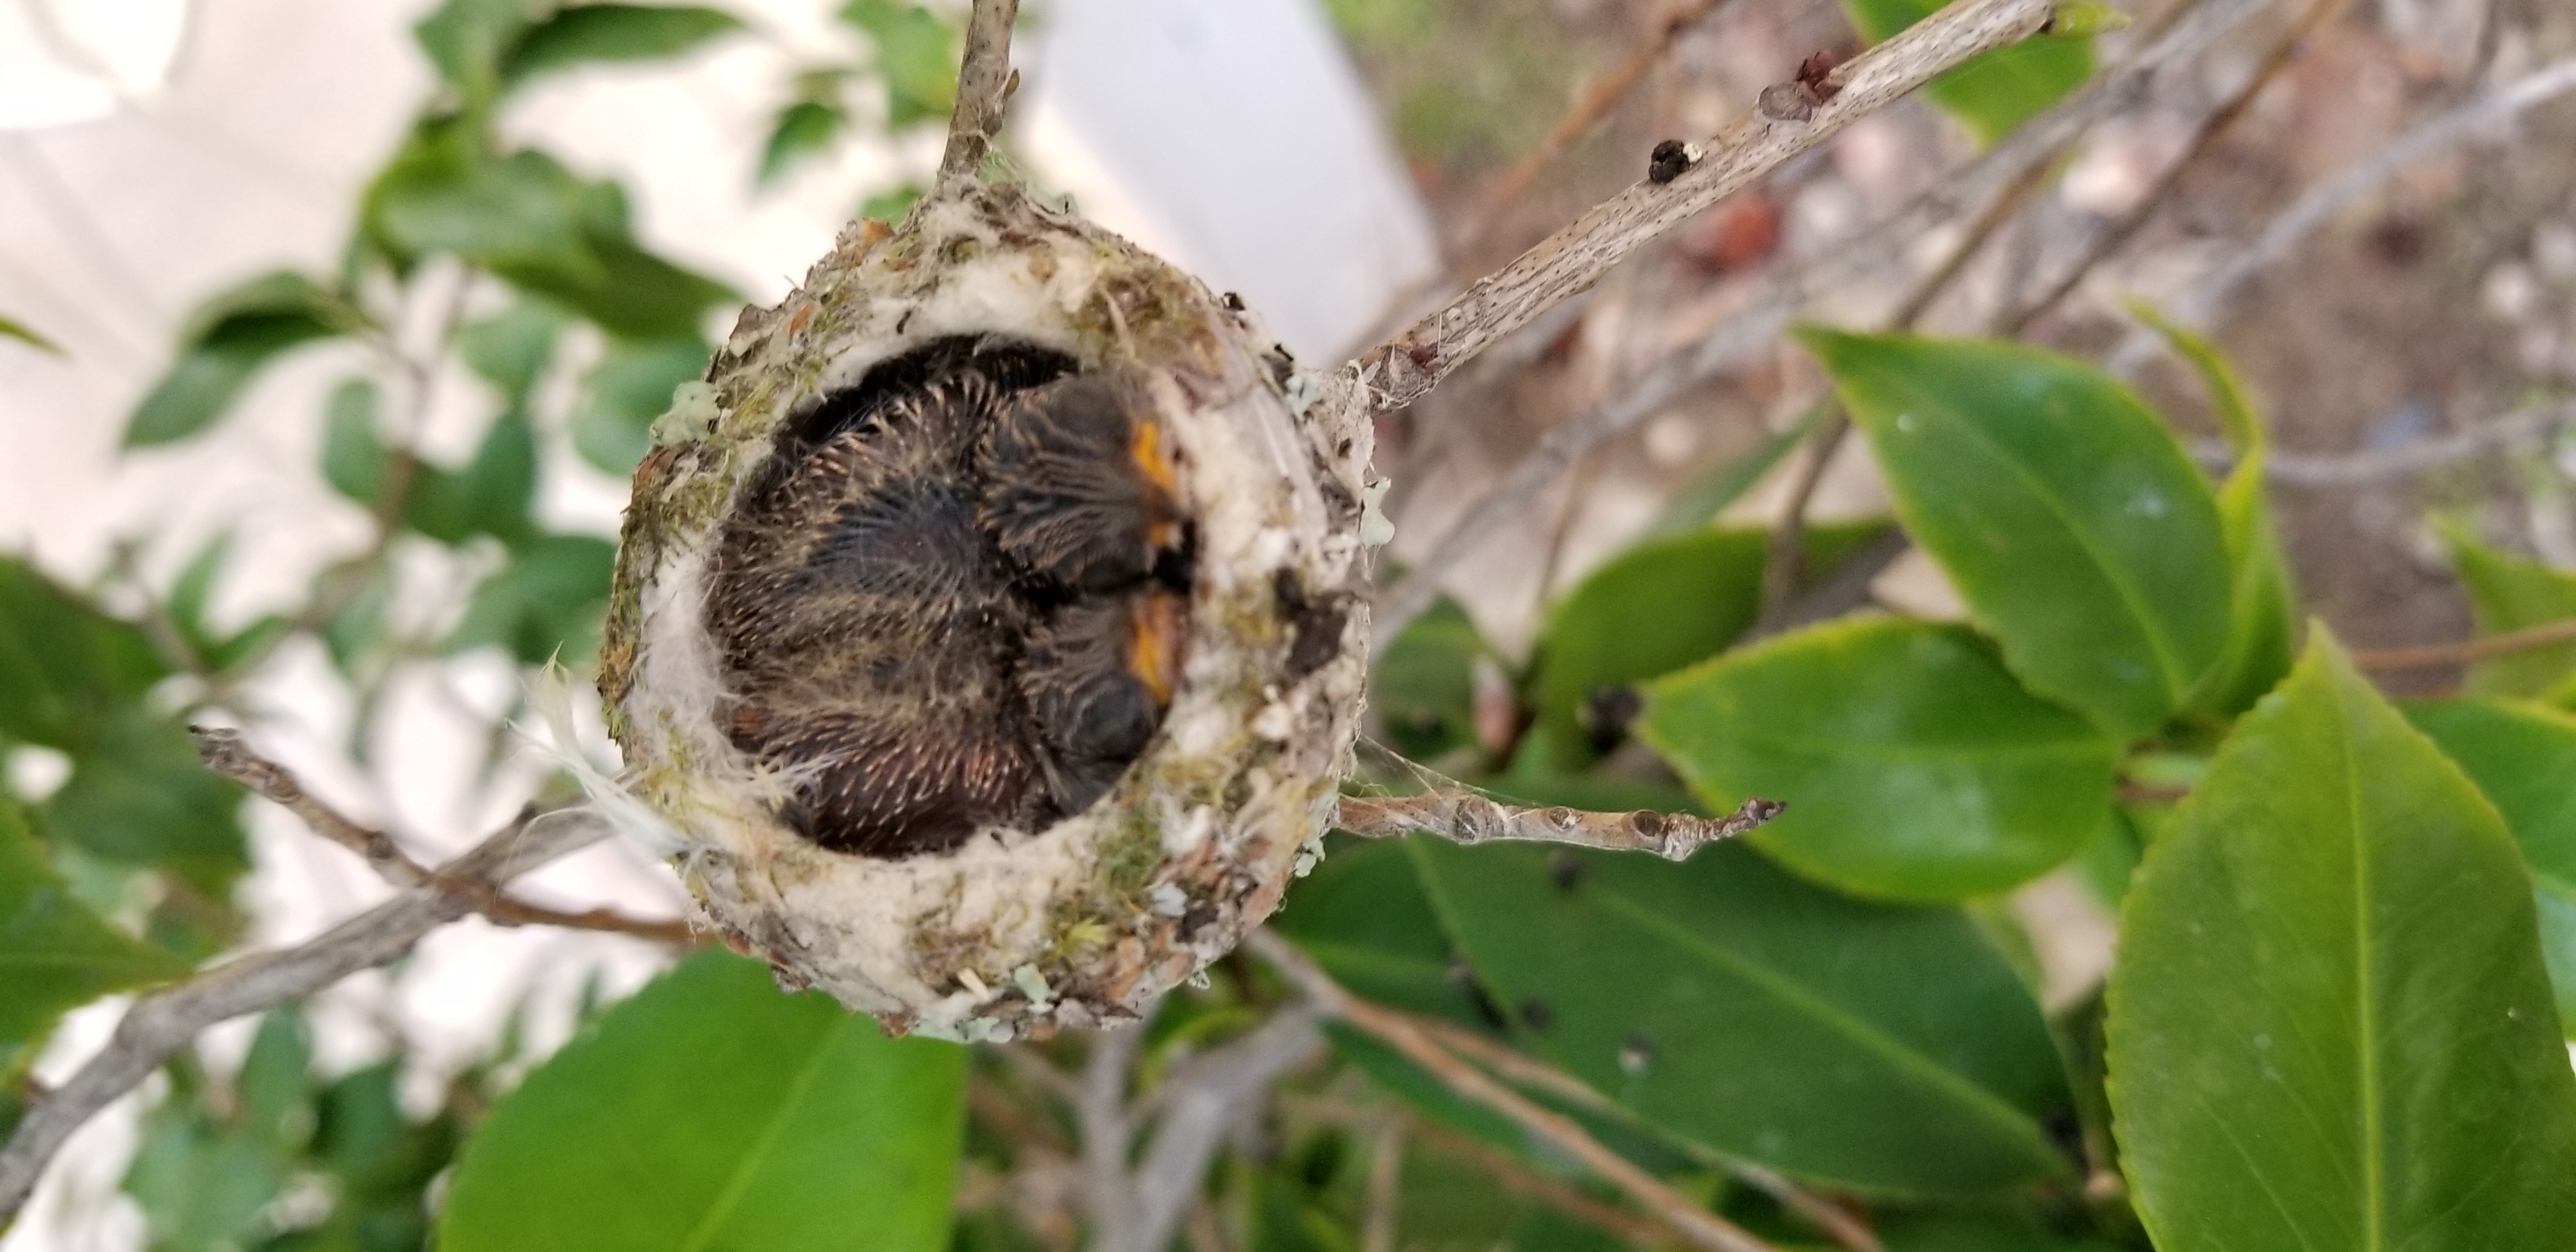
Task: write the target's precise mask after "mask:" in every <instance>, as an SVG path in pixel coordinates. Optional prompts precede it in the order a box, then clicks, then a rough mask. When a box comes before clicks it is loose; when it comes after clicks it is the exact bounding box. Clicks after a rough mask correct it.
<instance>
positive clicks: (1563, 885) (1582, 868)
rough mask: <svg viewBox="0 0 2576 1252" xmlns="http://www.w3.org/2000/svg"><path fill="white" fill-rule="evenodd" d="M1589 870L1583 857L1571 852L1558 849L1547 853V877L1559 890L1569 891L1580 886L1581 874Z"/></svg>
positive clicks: (1581, 882)
mask: <svg viewBox="0 0 2576 1252" xmlns="http://www.w3.org/2000/svg"><path fill="white" fill-rule="evenodd" d="M1590 872H1591V867H1590V866H1587V865H1585V864H1584V863H1583V858H1582V857H1579V856H1576V855H1575V854H1573V853H1571V852H1567V851H1565V850H1563V849H1558V850H1557V851H1554V852H1550V853H1548V854H1547V879H1548V881H1549V882H1552V883H1555V884H1556V889H1557V890H1559V891H1565V892H1571V891H1573V890H1574V889H1575V888H1577V887H1580V886H1582V885H1583V876H1584V875H1585V874H1587V873H1590Z"/></svg>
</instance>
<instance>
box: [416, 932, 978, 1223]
mask: <svg viewBox="0 0 2576 1252" xmlns="http://www.w3.org/2000/svg"><path fill="white" fill-rule="evenodd" d="M965 1061H966V1052H965V1050H964V1049H962V1048H957V1047H952V1046H950V1045H946V1044H941V1043H935V1042H931V1041H929V1040H921V1039H912V1040H894V1039H887V1038H885V1037H884V1036H883V1035H881V1034H879V1033H878V1031H877V1027H876V1023H875V1022H873V1021H871V1020H869V1019H868V1018H866V1017H860V1016H853V1015H852V1014H850V1013H849V1012H847V1011H846V1010H844V1009H842V1008H841V1006H839V1005H838V1004H835V1003H833V1002H832V1000H831V998H830V997H828V996H825V995H823V994H822V993H820V992H812V993H808V994H805V995H799V996H788V995H783V994H781V993H780V992H779V990H778V988H777V986H776V985H775V984H774V983H773V982H772V980H771V978H770V975H769V970H768V969H767V968H766V967H764V966H762V965H761V964H759V963H758V962H754V961H747V960H744V959H742V958H740V957H736V956H733V955H731V954H730V953H725V952H703V953H700V954H698V955H696V956H693V957H690V958H689V959H688V960H686V961H683V962H682V963H681V964H680V965H679V966H678V968H676V969H674V970H672V971H671V972H670V973H668V974H665V975H663V976H662V977H661V978H659V979H657V980H655V981H654V982H653V983H652V984H651V985H649V986H647V987H646V988H645V989H644V990H643V991H641V992H639V993H637V994H636V995H635V997H634V998H633V999H630V1000H628V1001H627V1002H625V1003H624V1004H621V1005H619V1006H617V1007H616V1008H614V1009H611V1010H610V1011H609V1012H608V1013H607V1015H606V1016H604V1017H602V1018H601V1019H600V1020H599V1021H598V1023H597V1024H595V1025H594V1026H593V1027H591V1028H590V1029H588V1030H586V1031H584V1032H583V1033H582V1034H581V1036H580V1037H578V1038H576V1039H575V1040H574V1041H573V1042H572V1043H570V1044H568V1045H566V1046H565V1047H564V1049H563V1050H562V1051H561V1052H559V1053H557V1054H556V1055H555V1057H554V1058H553V1059H552V1060H549V1061H547V1062H546V1063H545V1065H544V1066H543V1067H541V1068H540V1069H538V1070H537V1071H536V1072H535V1073H533V1074H530V1075H529V1076H528V1079H527V1081H526V1082H525V1083H523V1084H521V1085H520V1087H519V1089H518V1090H517V1091H515V1092H513V1093H512V1094H511V1095H510V1096H509V1098H508V1099H506V1100H504V1101H502V1103H501V1106H500V1107H499V1108H498V1109H496V1110H495V1111H494V1112H493V1114H492V1116H491V1118H490V1120H488V1121H486V1122H485V1123H484V1125H483V1128H482V1129H481V1131H480V1132H478V1133H477V1134H476V1136H475V1137H474V1139H473V1141H472V1142H471V1143H469V1144H467V1145H466V1149H465V1154H464V1158H463V1160H462V1161H461V1162H460V1163H459V1164H458V1166H457V1170H456V1177H455V1184H454V1186H453V1187H452V1189H451V1190H450V1191H449V1193H448V1202H447V1211H446V1213H445V1215H444V1216H443V1217H442V1218H441V1220H440V1223H439V1230H438V1246H439V1247H440V1248H441V1249H443V1250H444V1252H510V1250H511V1249H521V1248H525V1249H534V1250H542V1252H555V1250H556V1249H561V1248H575V1247H583V1248H604V1247H615V1248H621V1249H628V1250H630V1252H647V1250H649V1249H656V1248H673V1249H680V1248H687V1249H712V1248H742V1249H753V1248H757V1249H761V1250H762V1252H796V1250H797V1249H806V1248H812V1249H842V1248H852V1247H864V1248H868V1249H870V1250H871V1252H903V1250H904V1249H939V1248H944V1247H946V1246H947V1232H948V1208H949V1198H948V1197H949V1189H950V1186H951V1185H952V1183H953V1181H954V1178H955V1172H956V1168H957V1155H958V1143H959V1135H960V1131H961V1128H962V1123H963V1111H964V1108H963V1106H964V1096H965V1077H966V1065H965Z"/></svg>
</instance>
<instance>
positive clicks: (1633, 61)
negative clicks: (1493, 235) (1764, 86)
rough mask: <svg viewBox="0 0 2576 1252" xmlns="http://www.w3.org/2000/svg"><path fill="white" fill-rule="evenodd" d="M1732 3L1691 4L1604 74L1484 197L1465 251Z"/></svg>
mask: <svg viewBox="0 0 2576 1252" xmlns="http://www.w3.org/2000/svg"><path fill="white" fill-rule="evenodd" d="M1732 2H1733V0H1691V2H1690V3H1689V4H1687V5H1685V6H1683V7H1682V8H1680V9H1677V10H1675V11H1674V12H1672V13H1671V14H1669V15H1667V16H1665V17H1663V18H1661V19H1658V21H1657V23H1656V26H1655V35H1654V38H1652V39H1649V40H1647V41H1646V43H1645V45H1644V46H1642V47H1640V48H1638V49H1637V50H1636V51H1635V52H1632V53H1630V54H1628V59H1627V60H1625V61H1622V62H1620V63H1619V64H1617V65H1615V66H1612V67H1611V69H1610V72H1609V73H1607V74H1603V75H1602V76H1600V77H1599V78H1596V79H1594V80H1592V82H1591V83H1590V84H1589V85H1587V86H1585V87H1584V89H1583V94H1582V95H1580V96H1577V97H1575V100H1574V104H1573V106H1572V107H1570V108H1568V109H1567V110H1566V111H1565V116H1563V117H1561V118H1558V119H1557V122H1556V126H1555V128H1554V129H1551V130H1550V131H1548V132H1547V138H1545V139H1542V140H1540V141H1539V144H1538V146H1537V147H1535V148H1532V149H1530V150H1529V151H1528V152H1527V153H1525V154H1523V155H1522V157H1521V159H1520V160H1518V161H1515V162H1513V163H1512V167H1511V168H1510V169H1508V170H1505V171H1503V176H1502V177H1501V178H1498V179H1495V180H1494V186H1493V189H1492V190H1491V191H1488V192H1486V193H1485V198H1484V199H1483V200H1482V201H1481V202H1480V203H1478V204H1477V206H1476V211H1475V215H1474V216H1473V217H1472V218H1470V219H1469V221H1468V225H1467V226H1466V227H1465V228H1464V229H1462V230H1461V231H1459V232H1458V237H1459V240H1460V244H1461V246H1464V245H1465V244H1468V243H1472V242H1474V241H1475V240H1477V239H1480V238H1482V237H1483V236H1484V233H1485V231H1486V230H1487V229H1489V228H1491V227H1492V226H1493V224H1494V219H1495V218H1496V217H1498V216H1500V215H1501V213H1502V211H1503V209H1504V208H1506V207H1508V206H1509V205H1510V204H1511V203H1512V202H1513V201H1514V200H1518V199H1519V198H1520V197H1521V194H1522V193H1523V192H1526V191H1528V190H1529V187H1530V184H1531V183H1533V182H1536V181H1537V180H1538V176H1539V172H1540V171H1542V170H1544V169H1546V168H1547V167H1548V164H1549V163H1550V162H1552V161H1554V160H1556V159H1557V158H1558V157H1560V156H1563V155H1565V150H1566V149H1567V148H1570V147H1573V146H1574V141H1575V140H1578V139H1581V138H1582V137H1583V136H1584V135H1586V134H1588V133H1590V131H1591V130H1592V128H1593V127H1595V126H1597V125H1600V123H1601V119H1602V118H1604V117H1606V116H1608V115H1609V113H1610V110H1612V109H1614V108H1616V107H1618V105H1619V102H1620V101H1622V100H1625V99H1627V98H1628V93H1629V92H1631V91H1634V90H1636V87H1637V84H1638V83H1640V82H1643V81H1645V78H1646V71H1648V70H1651V69H1653V68H1655V65H1656V63H1658V62H1660V61H1662V60H1663V59H1664V58H1665V57H1666V56H1669V55H1671V53H1672V50H1673V45H1674V44H1675V43H1677V42H1679V41H1680V40H1681V37H1682V36H1683V35H1684V34H1686V33H1688V32H1689V31H1690V28H1691V27H1693V26H1697V25H1699V24H1700V23H1701V22H1704V21H1707V20H1708V19H1709V18H1711V17H1714V16H1716V14H1717V11H1718V10H1720V9H1723V8H1725V7H1726V6H1727V5H1728V4H1730V3H1732Z"/></svg>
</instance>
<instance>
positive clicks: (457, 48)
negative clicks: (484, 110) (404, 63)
mask: <svg viewBox="0 0 2576 1252" xmlns="http://www.w3.org/2000/svg"><path fill="white" fill-rule="evenodd" d="M543 3H544V0H446V2H445V3H443V4H441V5H439V6H438V7H437V8H436V9H434V10H432V11H431V12H430V14H429V16H427V17H424V18H422V19H421V20H420V22H419V23H418V24H416V25H414V26H413V27H412V37H413V38H414V39H416V40H418V41H419V42H420V47H421V51H423V52H425V53H427V54H429V63H430V64H431V65H432V66H434V67H436V68H437V70H438V74H439V77H441V78H443V79H445V80H446V81H447V82H448V84H449V85H451V86H453V87H455V88H457V89H458V91H459V92H460V93H461V94H462V95H463V96H464V97H465V101H466V103H467V105H468V107H470V108H480V107H481V106H482V105H483V104H485V103H487V102H488V101H489V100H490V99H491V97H492V96H493V95H494V94H495V93H496V92H498V90H499V87H500V77H501V63H502V60H503V59H504V58H505V57H506V56H507V55H508V54H509V51H510V48H511V46H512V45H514V44H516V43H517V42H518V40H519V35H520V32H522V31H524V30H526V29H527V28H528V24H529V23H530V22H531V21H533V20H534V19H535V18H536V16H537V13H538V11H539V7H540V5H541V4H543Z"/></svg>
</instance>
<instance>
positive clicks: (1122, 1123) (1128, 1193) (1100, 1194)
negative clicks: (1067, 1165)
mask: <svg viewBox="0 0 2576 1252" xmlns="http://www.w3.org/2000/svg"><path fill="white" fill-rule="evenodd" d="M1144 1046H1145V1030H1144V1027H1143V1025H1142V1024H1141V1023H1140V1024H1138V1025H1135V1026H1130V1027H1128V1028H1126V1029H1124V1030H1104V1031H1100V1032H1097V1033H1095V1034H1093V1035H1092V1036H1091V1056H1090V1058H1089V1059H1088V1060H1087V1061H1085V1062H1084V1064H1083V1069H1082V1088H1081V1095H1080V1098H1078V1099H1076V1100H1075V1101H1074V1103H1073V1112H1074V1124H1075V1125H1076V1126H1078V1127H1079V1128H1080V1129H1081V1131H1082V1188H1083V1199H1084V1207H1085V1208H1087V1209H1089V1210H1090V1213H1091V1246H1092V1248H1093V1249H1094V1250H1095V1252H1129V1249H1133V1248H1135V1247H1137V1246H1138V1245H1137V1242H1136V1232H1137V1222H1138V1220H1139V1217H1140V1216H1141V1214H1140V1212H1139V1208H1138V1205H1137V1202H1136V1189H1135V1188H1134V1187H1133V1186H1131V1185H1130V1184H1129V1182H1128V1179H1127V1149H1128V1145H1129V1141H1130V1140H1131V1139H1133V1137H1134V1136H1135V1125H1134V1122H1133V1119H1131V1118H1130V1117H1129V1116H1128V1112H1127V1071H1128V1070H1129V1069H1130V1068H1132V1067H1133V1066H1134V1065H1135V1063H1136V1054H1137V1052H1138V1051H1140V1050H1141V1049H1143V1047H1144Z"/></svg>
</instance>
